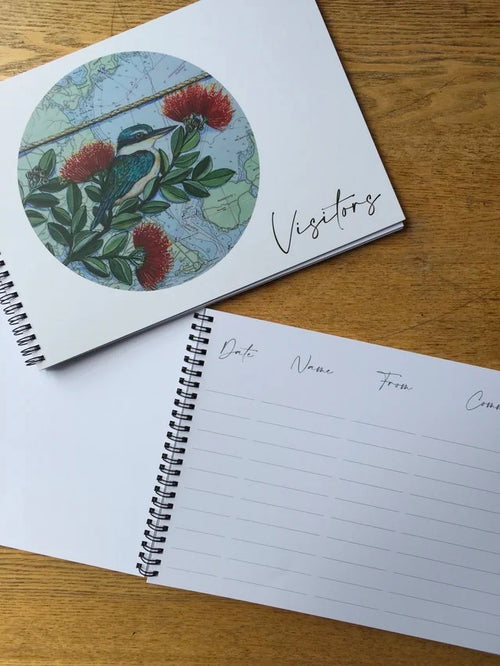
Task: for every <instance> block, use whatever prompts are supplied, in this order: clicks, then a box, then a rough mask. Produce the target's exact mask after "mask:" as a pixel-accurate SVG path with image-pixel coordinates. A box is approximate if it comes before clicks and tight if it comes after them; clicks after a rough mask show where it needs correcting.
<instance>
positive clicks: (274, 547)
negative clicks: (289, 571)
mask: <svg viewBox="0 0 500 666" xmlns="http://www.w3.org/2000/svg"><path fill="white" fill-rule="evenodd" d="M231 540H232V541H242V542H243V543H251V544H253V545H255V546H264V547H265V548H273V549H277V550H286V551H287V552H288V553H298V554H299V555H308V556H309V557H316V553H306V552H305V551H303V550H296V549H295V548H285V546H275V545H274V544H269V543H262V541H252V540H251V539H240V538H238V537H232V538H231Z"/></svg>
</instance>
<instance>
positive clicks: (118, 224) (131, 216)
mask: <svg viewBox="0 0 500 666" xmlns="http://www.w3.org/2000/svg"><path fill="white" fill-rule="evenodd" d="M141 220H142V215H141V214H140V213H120V215H117V216H116V217H114V218H113V221H112V222H111V228H112V229H129V228H130V227H132V226H133V225H134V224H137V222H140V221H141Z"/></svg>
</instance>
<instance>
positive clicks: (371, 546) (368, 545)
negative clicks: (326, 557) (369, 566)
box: [326, 535, 391, 571]
mask: <svg viewBox="0 0 500 666" xmlns="http://www.w3.org/2000/svg"><path fill="white" fill-rule="evenodd" d="M326 538H327V539H331V540H332V541H342V542H343V543H352V544H354V545H355V546H364V547H365V548H375V549H376V550H384V551H386V552H387V553H390V552H391V549H390V548H382V546H373V545H372V544H370V543H362V542H361V541H349V539H340V538H339V537H334V536H330V535H327V536H326ZM343 561H344V560H339V562H343ZM375 569H378V567H375ZM380 571H385V569H381V570H380Z"/></svg>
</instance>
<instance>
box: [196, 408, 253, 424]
mask: <svg viewBox="0 0 500 666" xmlns="http://www.w3.org/2000/svg"><path fill="white" fill-rule="evenodd" d="M198 410H199V411H201V412H209V413H210V414H220V415H221V416H232V417H234V418H235V419H243V420H244V421H251V420H252V419H251V418H250V417H249V416H240V414H230V413H229V412H218V411H216V410H215V409H208V408H206V407H198Z"/></svg>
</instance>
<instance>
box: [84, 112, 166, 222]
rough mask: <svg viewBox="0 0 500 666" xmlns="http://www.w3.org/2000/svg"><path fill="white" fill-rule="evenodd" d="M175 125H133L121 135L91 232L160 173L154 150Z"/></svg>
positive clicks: (157, 156)
mask: <svg viewBox="0 0 500 666" xmlns="http://www.w3.org/2000/svg"><path fill="white" fill-rule="evenodd" d="M175 127H176V126H173V127H161V128H160V129H153V128H152V127H151V126H150V125H145V124H140V125H132V126H131V127H127V128H126V129H124V130H122V131H121V132H120V134H119V135H118V142H117V145H116V157H115V158H114V160H113V161H112V162H111V164H110V165H109V167H108V170H107V174H106V179H105V181H104V184H103V187H102V199H101V202H100V204H99V207H98V209H97V211H96V213H95V216H94V220H93V222H92V229H95V227H96V226H97V225H98V224H100V223H102V221H103V219H104V218H105V217H106V216H107V215H108V213H109V212H110V211H111V209H112V208H113V206H116V205H120V204H121V203H122V202H123V201H125V200H126V199H130V198H132V197H138V196H139V195H140V194H141V193H142V192H143V190H144V188H145V186H146V183H148V182H149V181H150V180H151V178H155V177H156V176H157V175H158V173H159V171H160V154H159V152H158V151H157V150H156V148H155V147H154V144H155V142H156V141H157V140H158V139H159V138H160V137H162V136H165V135H167V134H169V133H170V132H172V131H173V130H174V129H175Z"/></svg>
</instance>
